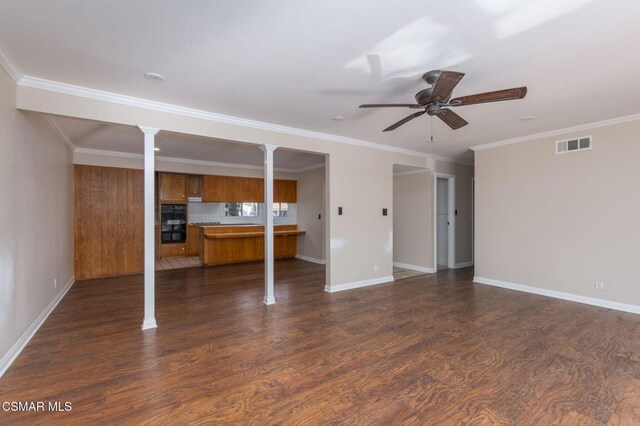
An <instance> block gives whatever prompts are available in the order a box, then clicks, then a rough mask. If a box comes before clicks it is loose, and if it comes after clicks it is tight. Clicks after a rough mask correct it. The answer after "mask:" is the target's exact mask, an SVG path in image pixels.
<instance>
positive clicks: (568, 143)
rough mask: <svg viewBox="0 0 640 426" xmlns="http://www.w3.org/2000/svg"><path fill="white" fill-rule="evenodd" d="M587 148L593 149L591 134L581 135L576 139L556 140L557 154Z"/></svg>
mask: <svg viewBox="0 0 640 426" xmlns="http://www.w3.org/2000/svg"><path fill="white" fill-rule="evenodd" d="M585 149H591V136H580V137H579V138H575V139H565V140H562V141H556V154H564V153H565V152H574V151H584V150H585Z"/></svg>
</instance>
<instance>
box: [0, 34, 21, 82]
mask: <svg viewBox="0 0 640 426" xmlns="http://www.w3.org/2000/svg"><path fill="white" fill-rule="evenodd" d="M0 65H2V68H4V69H5V71H7V74H9V76H10V77H11V78H12V79H13V81H15V82H16V84H20V81H22V77H23V75H22V73H21V72H20V69H18V66H17V65H16V63H15V62H14V61H13V58H11V55H9V52H8V51H7V49H5V47H4V46H3V45H2V43H0Z"/></svg>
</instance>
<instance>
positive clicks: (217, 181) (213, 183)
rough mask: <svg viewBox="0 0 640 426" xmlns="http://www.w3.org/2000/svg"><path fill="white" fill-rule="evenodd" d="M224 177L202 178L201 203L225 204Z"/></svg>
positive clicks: (209, 176)
mask: <svg viewBox="0 0 640 426" xmlns="http://www.w3.org/2000/svg"><path fill="white" fill-rule="evenodd" d="M225 180H226V176H216V175H204V176H203V177H202V201H215V202H225V201H227V200H225V198H226V193H227V189H226V182H225Z"/></svg>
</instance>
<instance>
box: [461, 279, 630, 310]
mask: <svg viewBox="0 0 640 426" xmlns="http://www.w3.org/2000/svg"><path fill="white" fill-rule="evenodd" d="M473 282H474V283H478V284H486V285H491V286H494V287H501V288H507V289H510V290H516V291H522V292H525V293H533V294H539V295H541V296H548V297H553V298H556V299H563V300H569V301H571V302H578V303H584V304H586V305H593V306H599V307H601V308H608V309H615V310H616V311H623V312H631V313H632V314H640V306H637V305H629V304H627V303H620V302H614V301H611V300H604V299H596V298H595V297H587V296H580V295H578V294H573V293H565V292H563V291H556V290H548V289H545V288H540V287H532V286H528V285H523V284H515V283H511V282H508V281H500V280H494V279H492V278H482V277H473Z"/></svg>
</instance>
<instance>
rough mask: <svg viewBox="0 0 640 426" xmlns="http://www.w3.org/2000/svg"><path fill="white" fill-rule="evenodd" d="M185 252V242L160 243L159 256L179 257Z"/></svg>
mask: <svg viewBox="0 0 640 426" xmlns="http://www.w3.org/2000/svg"><path fill="white" fill-rule="evenodd" d="M185 253H186V244H185V243H177V244H160V257H163V258H164V257H180V256H184V255H185Z"/></svg>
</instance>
